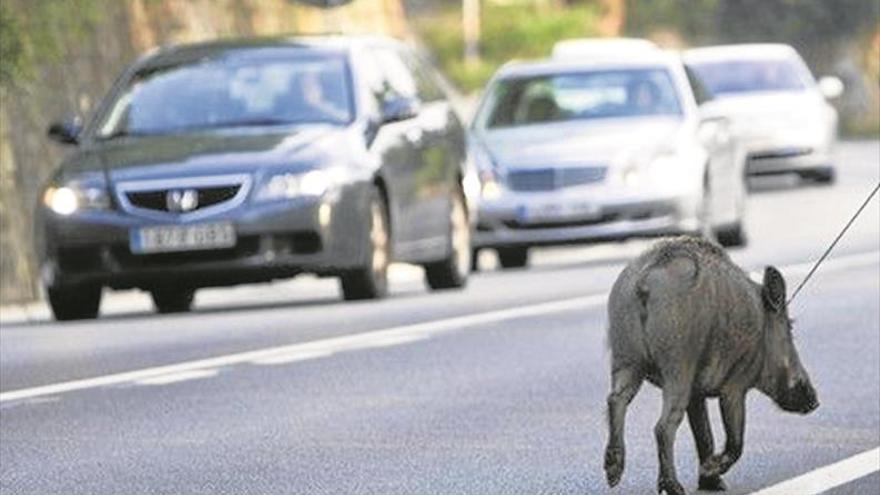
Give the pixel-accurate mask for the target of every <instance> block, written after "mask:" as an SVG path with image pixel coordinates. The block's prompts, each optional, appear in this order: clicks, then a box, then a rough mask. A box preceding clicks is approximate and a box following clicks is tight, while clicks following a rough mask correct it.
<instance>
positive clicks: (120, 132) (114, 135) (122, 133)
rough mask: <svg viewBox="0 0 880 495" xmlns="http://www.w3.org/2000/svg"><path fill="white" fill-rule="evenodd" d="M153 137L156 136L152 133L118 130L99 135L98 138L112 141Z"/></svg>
mask: <svg viewBox="0 0 880 495" xmlns="http://www.w3.org/2000/svg"><path fill="white" fill-rule="evenodd" d="M152 135H154V134H153V133H150V132H140V131H131V130H129V129H116V130H115V131H113V132H111V133H110V134H104V135H98V136H97V138H98V139H99V140H101V141H110V140H113V139H117V138H122V137H139V136H152Z"/></svg>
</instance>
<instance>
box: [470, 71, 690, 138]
mask: <svg viewBox="0 0 880 495" xmlns="http://www.w3.org/2000/svg"><path fill="white" fill-rule="evenodd" d="M483 114H484V115H483V117H482V118H481V119H478V122H481V123H482V124H483V125H484V126H485V127H488V128H497V127H515V126H521V125H529V124H537V123H545V122H561V121H569V120H579V119H601V118H610V117H635V116H646V115H681V106H680V105H679V101H678V96H677V95H676V91H675V86H674V85H673V83H672V79H671V77H670V75H669V72H668V71H667V70H666V69H660V68H657V69H627V70H607V71H591V72H578V73H565V74H553V75H542V76H534V77H522V78H511V79H505V80H502V81H500V82H499V83H498V84H497V85H496V86H495V89H494V91H493V92H492V94H491V96H490V98H489V101H488V104H487V105H486V107H485V110H484V112H483Z"/></svg>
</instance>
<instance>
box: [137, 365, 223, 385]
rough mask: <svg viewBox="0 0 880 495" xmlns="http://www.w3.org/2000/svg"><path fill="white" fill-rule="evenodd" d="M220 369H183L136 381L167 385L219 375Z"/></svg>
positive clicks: (139, 383)
mask: <svg viewBox="0 0 880 495" xmlns="http://www.w3.org/2000/svg"><path fill="white" fill-rule="evenodd" d="M219 372H220V370H216V369H213V370H192V371H181V372H179V373H168V374H165V375H159V376H154V377H152V378H145V379H143V380H138V381H136V382H135V383H137V384H138V385H167V384H169V383H177V382H185V381H187V380H198V379H199V378H209V377H212V376H215V375H217V373H219Z"/></svg>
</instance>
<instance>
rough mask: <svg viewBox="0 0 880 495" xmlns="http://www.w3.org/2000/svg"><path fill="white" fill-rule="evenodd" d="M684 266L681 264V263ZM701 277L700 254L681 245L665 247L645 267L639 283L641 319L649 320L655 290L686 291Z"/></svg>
mask: <svg viewBox="0 0 880 495" xmlns="http://www.w3.org/2000/svg"><path fill="white" fill-rule="evenodd" d="M682 261H683V262H684V263H680V262H682ZM699 277H700V263H699V260H698V257H697V255H696V253H694V252H693V251H692V250H690V249H687V248H685V247H680V246H664V247H663V248H662V249H661V250H660V251H659V252H657V254H656V256H655V257H654V259H652V260H651V261H650V262H649V263H648V264H647V265H645V266H644V268H642V271H641V275H640V276H639V277H638V279H637V281H636V297H638V300H639V302H640V315H639V316H640V319H641V322H642V325H643V326H644V324H645V322H646V320H647V318H648V300H649V299H650V296H651V293H652V292H653V291H659V290H662V291H666V292H682V291H688V290H690V289H693V288H694V287H695V286H696V285H697V281H698V280H699Z"/></svg>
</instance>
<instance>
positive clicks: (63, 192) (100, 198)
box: [43, 184, 110, 216]
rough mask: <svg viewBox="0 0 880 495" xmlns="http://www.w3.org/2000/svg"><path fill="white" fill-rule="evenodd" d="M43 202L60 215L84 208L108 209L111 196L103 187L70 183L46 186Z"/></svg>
mask: <svg viewBox="0 0 880 495" xmlns="http://www.w3.org/2000/svg"><path fill="white" fill-rule="evenodd" d="M43 204H44V205H45V206H46V207H47V208H49V209H50V210H52V211H53V212H54V213H56V214H58V215H62V216H68V215H73V214H74V213H76V212H78V211H82V210H106V209H108V208H109V207H110V198H109V196H108V195H107V191H106V190H104V189H103V188H100V187H81V186H79V185H75V184H70V185H65V186H49V187H48V188H46V190H45V192H43Z"/></svg>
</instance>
